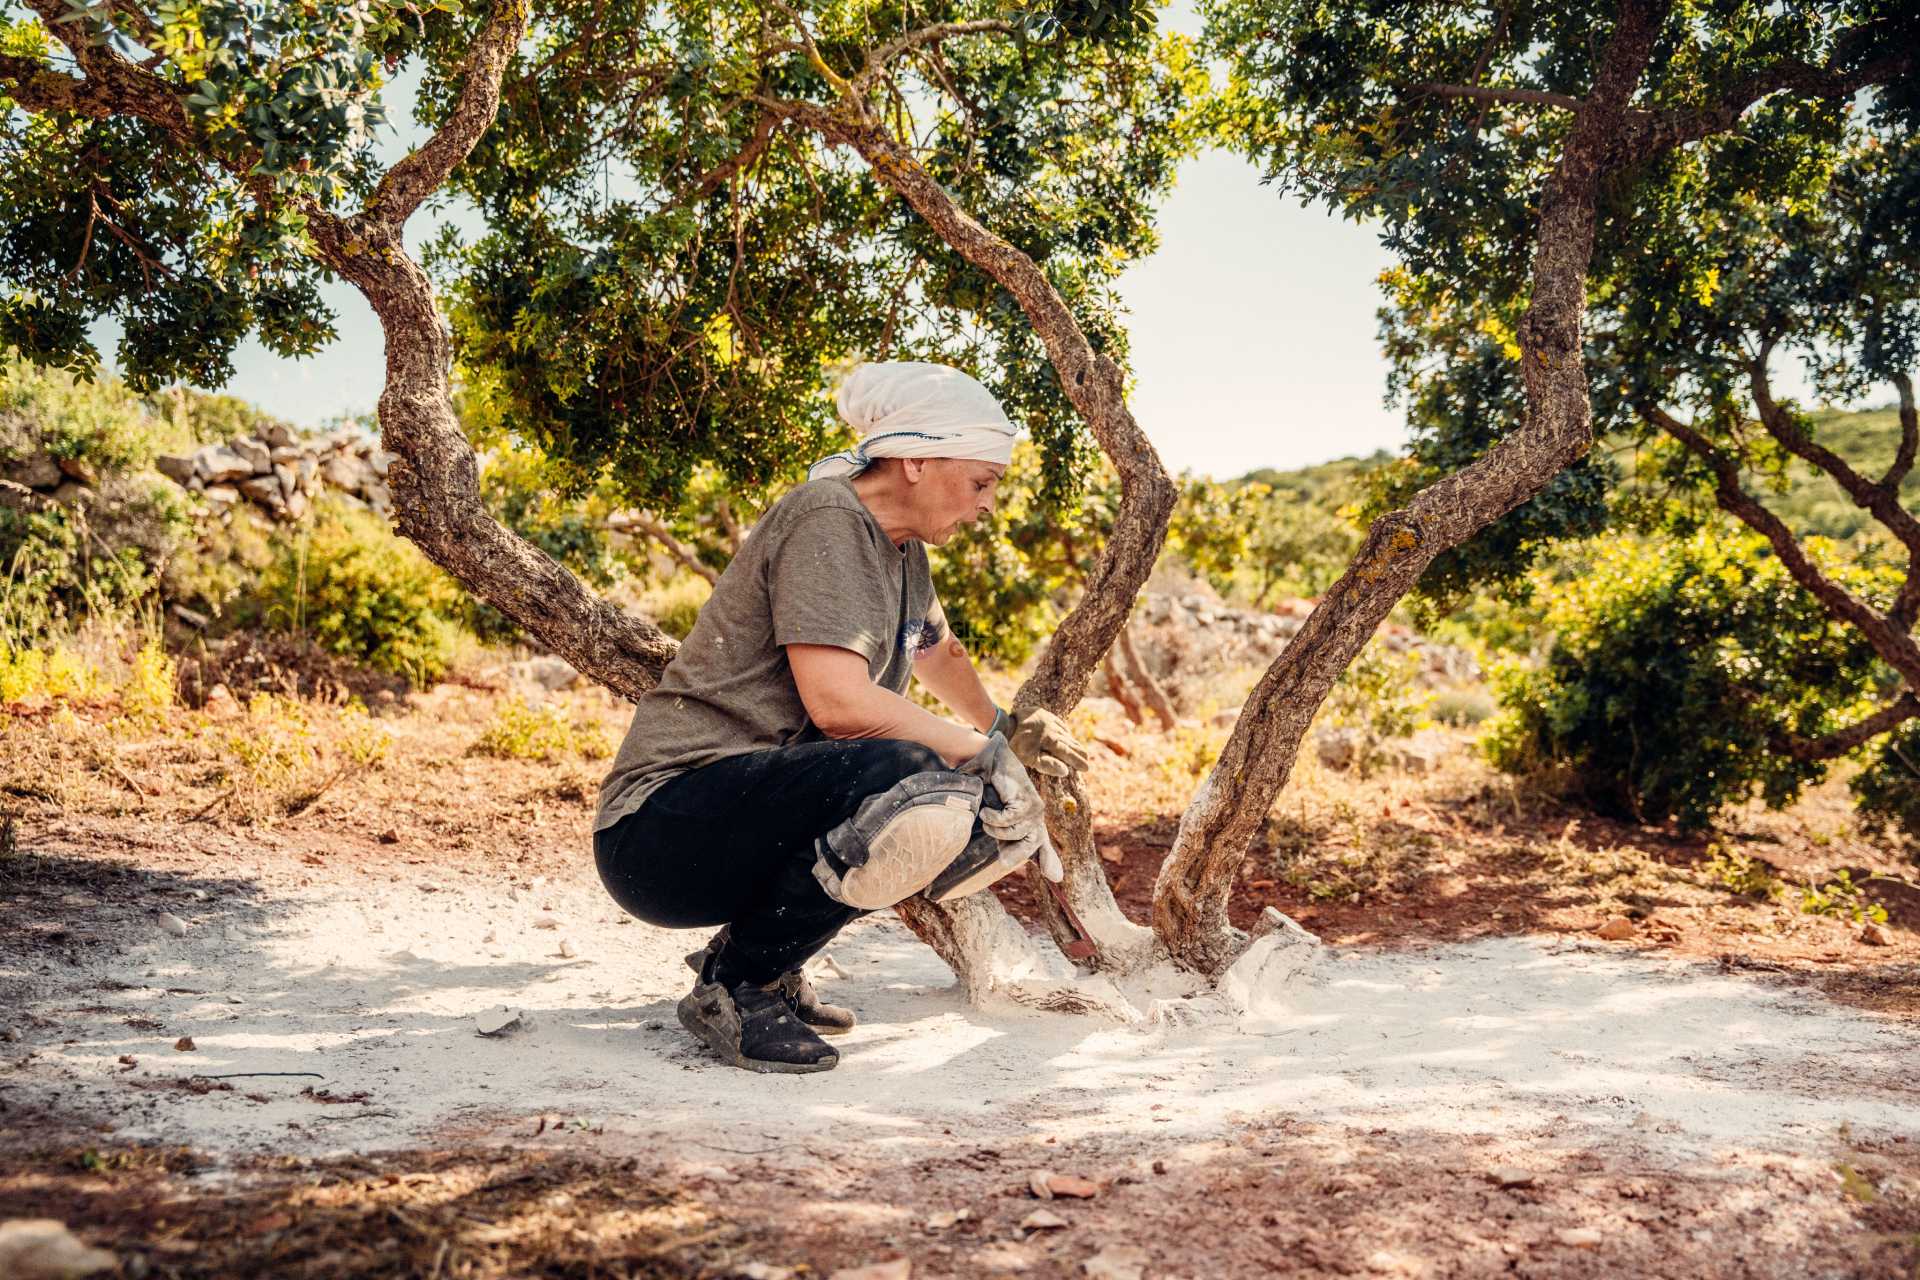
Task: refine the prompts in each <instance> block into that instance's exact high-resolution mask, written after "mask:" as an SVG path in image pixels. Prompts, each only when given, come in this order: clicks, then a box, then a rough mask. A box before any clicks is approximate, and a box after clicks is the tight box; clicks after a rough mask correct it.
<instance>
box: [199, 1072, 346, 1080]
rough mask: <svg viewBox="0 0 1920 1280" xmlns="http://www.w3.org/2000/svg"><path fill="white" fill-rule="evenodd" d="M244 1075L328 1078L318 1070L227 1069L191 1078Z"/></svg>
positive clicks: (233, 1077) (217, 1078)
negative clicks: (214, 1074)
mask: <svg viewBox="0 0 1920 1280" xmlns="http://www.w3.org/2000/svg"><path fill="white" fill-rule="evenodd" d="M242 1076H312V1077H313V1078H314V1079H315V1080H325V1079H326V1077H325V1076H323V1075H321V1074H320V1073H319V1072H318V1071H227V1072H222V1073H221V1074H220V1075H217V1076H192V1077H189V1078H190V1079H195V1080H238V1079H240V1078H241V1077H242Z"/></svg>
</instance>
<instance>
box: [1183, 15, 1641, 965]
mask: <svg viewBox="0 0 1920 1280" xmlns="http://www.w3.org/2000/svg"><path fill="white" fill-rule="evenodd" d="M1667 7H1668V6H1667V4H1666V3H1665V2H1664V0H1625V3H1623V4H1622V5H1621V7H1620V20H1619V23H1618V25H1617V26H1616V28H1615V30H1614V32H1613V35H1612V37H1611V38H1610V39H1609V41H1608V43H1607V46H1606V50H1605V52H1604V53H1603V55H1602V57H1601V62H1600V66H1599V68H1598V72H1597V74H1596V76H1595V80H1594V84H1593V88H1592V91H1591V93H1590V94H1589V96H1588V97H1587V98H1586V99H1585V101H1584V102H1583V103H1582V104H1581V106H1580V109H1579V111H1578V112H1577V113H1576V115H1575V117H1574V122H1573V126H1572V128H1571V130H1570V132H1569V134H1568V136H1567V140H1566V142H1565V144H1564V145H1563V147H1562V149H1561V154H1560V158H1559V161H1558V163H1557V164H1556V165H1555V167H1554V171H1553V173H1552V175H1551V176H1550V177H1549V179H1548V181H1547V186H1546V190H1545V192H1544V193H1543V196H1542V200H1541V208H1540V222H1539V230H1538V232H1537V233H1536V235H1535V240H1534V263H1533V295H1532V298H1531V300H1530V302H1529V305H1528V307H1527V312H1526V316H1525V319H1524V320H1523V321H1522V322H1521V325H1520V335H1519V336H1520V345H1521V350H1522V355H1521V368H1522V377H1523V380H1524V383H1525V389H1526V413H1525V418H1524V420H1523V421H1522V424H1521V426H1520V428H1519V429H1518V430H1517V431H1515V432H1514V433H1513V434H1512V435H1510V436H1508V437H1507V438H1506V439H1505V440H1503V441H1501V442H1500V443H1499V444H1497V445H1495V446H1494V447H1493V448H1492V449H1490V450H1488V451H1487V453H1485V454H1484V455H1482V456H1481V457H1480V458H1479V459H1478V460H1476V461H1475V462H1473V463H1472V464H1470V465H1469V466H1467V467H1464V468H1462V469H1461V470H1459V471H1457V472H1454V473H1453V474H1452V475H1449V476H1447V477H1445V478H1443V479H1441V480H1439V481H1436V482H1435V483H1434V484H1432V485H1429V486H1428V487H1427V488H1425V489H1422V490H1421V491H1420V492H1419V493H1417V494H1415V495H1414V497H1413V499H1412V500H1411V501H1410V502H1408V503H1407V505H1406V506H1404V507H1402V508H1400V509H1399V510H1396V511H1392V512H1389V513H1387V514H1386V515H1384V516H1381V517H1380V518H1379V519H1378V520H1376V521H1374V523H1373V526H1372V527H1371V528H1370V529H1369V530H1368V532H1367V537H1366V540H1365V542H1364V543H1363V544H1362V546H1361V548H1360V551H1359V553H1358V554H1357V555H1355V556H1354V558H1353V560H1352V561H1350V562H1349V564H1348V566H1347V569H1346V572H1345V573H1343V574H1342V575H1341V576H1340V580H1339V581H1338V582H1336V583H1334V585H1333V587H1332V588H1331V589H1330V590H1328V592H1327V593H1326V595H1325V596H1324V597H1322V599H1321V602H1320V604H1319V605H1318V606H1316V607H1315V609H1314V611H1313V612H1312V613H1311V614H1310V615H1308V617H1307V621H1306V624H1305V625H1304V626H1303V627H1302V628H1301V629H1300V631H1299V633H1298V634H1297V635H1295V636H1294V638H1293V640H1292V641H1291V642H1290V643H1289V644H1288V645H1287V647H1286V648H1285V649H1284V650H1283V651H1282V652H1281V654H1280V656H1279V658H1277V659H1276V660H1275V661H1274V663H1273V665H1272V666H1271V667H1269V668H1268V670H1267V673H1266V675H1265V676H1264V677H1262V679H1261V681H1260V683H1259V684H1258V685H1257V686H1256V687H1255V688H1254V691H1253V692H1252V694H1250V695H1249V696H1248V698H1247V701H1246V705H1245V708H1244V709H1243V710H1242V712H1241V714H1240V718H1239V720H1238V721H1237V722H1236V723H1235V725H1234V730H1233V733H1232V735H1231V736H1230V737H1229V738H1228V739H1227V745H1226V747H1225V749H1224V750H1222V752H1221V754H1220V759H1219V761H1218V763H1217V764H1215V766H1214V768H1213V771H1212V772H1211V773H1210V774H1208V776H1207V778H1206V781H1205V782H1204V783H1202V784H1201V787H1200V790H1199V792H1198V794H1196V795H1195V797H1194V799H1193V802H1192V804H1191V805H1189V806H1188V808H1187V811H1186V813H1185V814H1184V815H1183V816H1182V817H1181V820H1180V828H1179V832H1178V834H1177V835H1176V836H1175V838H1174V845H1173V849H1172V850H1171V851H1170V852H1169V854H1168V856H1167V861H1166V863H1165V864H1164V865H1163V866H1162V867H1161V870H1160V876H1159V879H1158V881H1157V882H1156V883H1155V886H1154V904H1153V927H1154V932H1155V933H1156V934H1157V935H1158V936H1159V939H1160V941H1161V943H1162V944H1163V945H1164V946H1165V947H1166V948H1167V950H1168V952H1169V953H1170V954H1171V955H1172V956H1173V958H1174V959H1175V961H1176V962H1177V963H1179V964H1181V965H1182V966H1184V967H1187V968H1190V969H1193V970H1196V971H1199V972H1202V973H1209V974H1217V973H1219V972H1220V971H1221V970H1222V969H1224V968H1225V967H1226V966H1227V965H1228V964H1230V963H1231V962H1232V960H1233V959H1234V958H1235V957H1236V956H1237V954H1238V953H1239V951H1240V950H1241V949H1242V947H1243V945H1244V938H1243V937H1242V936H1241V935H1239V934H1238V933H1237V931H1235V930H1234V929H1233V928H1232V927H1231V926H1230V924H1229V923H1228V920H1227V899H1228V896H1229V894H1230V893H1231V892H1232V888H1233V882H1234V877H1235V873H1236V872H1237V871H1238V870H1239V867H1240V864H1241V862H1242V860H1243V859H1244V858H1245V857H1246V855H1247V851H1248V849H1249V847H1250V846H1251V844H1252V841H1253V837H1254V835H1255V834H1256V833H1257V832H1258V831H1259V830H1260V828H1261V826H1262V825H1263V824H1264V822H1265V820H1266V815H1267V812H1268V810H1269V809H1270V808H1271V807H1272V805H1273V801H1274V798H1275V797H1276V796H1278V795H1279V793H1280V789H1281V788H1282V787H1283V786H1285V785H1286V781H1287V778H1288V777H1289V775H1290V774H1291V773H1292V770H1293V763H1294V760H1295V759H1296V758H1297V756H1298V754H1299V749H1300V741H1301V738H1302V737H1303V736H1304V735H1305V733H1306V731H1307V726H1308V724H1309V723H1310V722H1311V721H1312V719H1313V715H1314V713H1315V711H1317V710H1318V709H1319V707H1320V704H1321V702H1322V701H1324V700H1325V698H1326V696H1327V693H1328V691H1329V690H1331V689H1332V687H1333V684H1334V682H1335V681H1336V680H1337V679H1339V677H1340V673H1341V672H1342V671H1344V670H1346V668H1347V666H1348V664H1350V663H1351V662H1352V661H1353V659H1354V658H1355V657H1356V656H1357V655H1358V654H1359V652H1360V650H1361V648H1362V647H1363V646H1365V644H1366V643H1367V641H1368V639H1369V638H1371V637H1372V635H1373V633H1374V631H1375V629H1376V628H1377V627H1378V626H1379V625H1380V623H1381V622H1383V621H1385V619H1386V616H1387V614H1388V613H1389V612H1390V611H1391V610H1392V608H1393V606H1394V604H1395V603H1396V602H1397V601H1398V600H1399V599H1400V598H1401V596H1403V595H1405V594H1406V592H1407V591H1408V590H1409V589H1411V588H1412V586H1413V584H1414V582H1415V581H1416V580H1417V579H1418V578H1419V576H1420V574H1421V573H1422V572H1423V571H1425V569H1426V567H1427V566H1428V565H1429V564H1431V563H1432V562H1433V559H1434V557H1435V556H1437V555H1439V554H1440V552H1442V551H1444V550H1446V549H1447V548H1449V547H1453V546H1457V545H1458V544H1459V543H1461V542H1463V541H1465V540H1466V539H1467V538H1469V537H1471V536H1472V535H1473V534H1474V533H1476V532H1478V531H1479V530H1480V529H1483V528H1485V527H1486V526H1487V525H1488V524H1491V523H1492V522H1493V521H1495V520H1497V519H1499V518H1500V517H1501V516H1503V515H1505V514H1506V513H1507V512H1509V511H1511V510H1513V509H1514V508H1515V507H1517V506H1519V505H1520V504H1521V503H1522V502H1524V501H1526V500H1527V499H1528V498H1530V497H1532V496H1533V495H1534V494H1536V493H1538V492H1539V491H1540V490H1541V489H1542V488H1544V487H1545V486H1546V484H1547V482H1548V481H1550V480H1552V479H1553V477H1554V476H1555V475H1557V474H1559V472H1560V471H1561V470H1563V469H1564V468H1566V467H1567V466H1570V465H1571V464H1572V463H1574V462H1575V461H1577V460H1578V459H1579V458H1581V457H1582V456H1584V455H1585V454H1586V452H1587V450H1588V449H1589V448H1591V447H1592V444H1593V426H1592V410H1591V406H1590V404H1589V401H1588V399H1587V383H1586V371H1585V366H1584V363H1583V361H1582V359H1581V323H1582V320H1583V318H1584V316H1585V312H1586V284H1587V268H1588V265H1589V263H1590V262H1591V259H1592V254H1593V239H1594V222H1595V215H1594V205H1595V201H1596V198H1597V195H1598V191H1599V184H1600V180H1601V178H1602V176H1603V175H1604V174H1606V173H1608V172H1609V171H1610V170H1612V169H1614V168H1617V167H1619V166H1620V165H1621V164H1622V163H1625V162H1628V161H1629V160H1631V159H1632V158H1633V157H1631V156H1629V155H1626V154H1623V145H1622V136H1621V129H1620V126H1621V122H1622V119H1623V117H1624V115H1625V113H1626V111H1627V109H1628V108H1627V104H1628V102H1629V101H1630V100H1631V98H1632V96H1633V93H1634V91H1635V89H1636V88H1637V87H1638V85H1639V82H1640V79H1641V76H1642V74H1643V72H1644V70H1645V67H1646V64H1647V60H1648V58H1649V56H1650V55H1651V53H1652V50H1653V43H1654V37H1655V35H1656V34H1657V32H1658V30H1659V27H1660V25H1661V22H1662V20H1663V18H1664V16H1665V14H1666V11H1667Z"/></svg>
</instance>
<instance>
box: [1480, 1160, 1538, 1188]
mask: <svg viewBox="0 0 1920 1280" xmlns="http://www.w3.org/2000/svg"><path fill="white" fill-rule="evenodd" d="M1487 1181H1488V1182H1491V1183H1492V1184H1493V1185H1494V1186H1496V1187H1530V1186H1532V1185H1533V1174H1532V1173H1531V1172H1529V1171H1528V1170H1525V1169H1521V1168H1517V1167H1515V1166H1514V1165H1510V1164H1497V1165H1495V1166H1493V1168H1491V1169H1489V1170H1487Z"/></svg>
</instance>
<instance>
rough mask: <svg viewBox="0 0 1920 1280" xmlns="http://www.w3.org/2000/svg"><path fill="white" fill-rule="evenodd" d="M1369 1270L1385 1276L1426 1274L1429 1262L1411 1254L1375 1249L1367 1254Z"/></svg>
mask: <svg viewBox="0 0 1920 1280" xmlns="http://www.w3.org/2000/svg"><path fill="white" fill-rule="evenodd" d="M1367 1270H1369V1271H1371V1272H1374V1273H1375V1274H1376V1275H1383V1276H1418V1275H1425V1274H1426V1270H1427V1264H1426V1263H1425V1262H1422V1261H1421V1260H1420V1259H1419V1258H1416V1257H1414V1256H1412V1255H1411V1254H1405V1253H1395V1252H1394V1251H1393V1250H1392V1249H1375V1250H1374V1251H1373V1252H1372V1253H1370V1254H1368V1255H1367Z"/></svg>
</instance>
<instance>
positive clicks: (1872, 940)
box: [1860, 920, 1893, 947]
mask: <svg viewBox="0 0 1920 1280" xmlns="http://www.w3.org/2000/svg"><path fill="white" fill-rule="evenodd" d="M1860 941H1861V943H1862V944H1864V945H1866V946H1869V947H1885V946H1889V945H1891V944H1892V942H1893V939H1891V938H1889V937H1887V931H1886V930H1885V929H1882V928H1881V927H1880V926H1879V925H1877V924H1875V923H1873V921H1871V920H1869V921H1868V922H1867V923H1866V924H1865V926H1863V927H1862V928H1861V930H1860Z"/></svg>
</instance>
